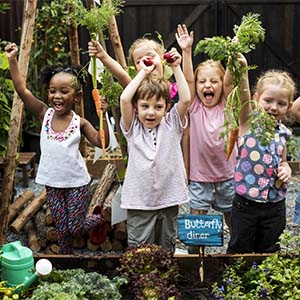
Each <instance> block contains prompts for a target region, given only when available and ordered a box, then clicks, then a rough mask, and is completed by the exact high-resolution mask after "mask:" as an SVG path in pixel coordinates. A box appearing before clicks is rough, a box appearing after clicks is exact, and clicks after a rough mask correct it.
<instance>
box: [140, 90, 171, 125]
mask: <svg viewBox="0 0 300 300" xmlns="http://www.w3.org/2000/svg"><path fill="white" fill-rule="evenodd" d="M136 109H137V116H138V118H139V120H140V122H141V123H142V124H143V125H144V127H146V128H149V129H153V128H155V127H157V126H158V125H159V124H160V122H161V120H162V118H163V117H164V116H165V114H166V112H167V107H166V101H165V99H163V98H160V99H157V98H156V96H153V97H151V98H149V99H138V101H137V107H136Z"/></svg>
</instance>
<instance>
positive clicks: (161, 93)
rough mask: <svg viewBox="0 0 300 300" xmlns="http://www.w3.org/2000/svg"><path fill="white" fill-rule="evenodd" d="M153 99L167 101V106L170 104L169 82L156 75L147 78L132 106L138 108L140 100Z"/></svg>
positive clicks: (138, 90) (142, 83)
mask: <svg viewBox="0 0 300 300" xmlns="http://www.w3.org/2000/svg"><path fill="white" fill-rule="evenodd" d="M152 97H156V99H157V100H159V99H161V98H162V99H165V101H166V105H168V103H169V102H170V90H169V82H168V80H166V79H165V78H161V77H158V76H155V75H150V76H149V77H147V78H145V79H144V80H143V81H142V82H141V84H140V86H139V87H138V89H137V91H136V93H135V95H134V96H133V98H132V105H133V106H136V104H137V101H138V99H150V98H152Z"/></svg>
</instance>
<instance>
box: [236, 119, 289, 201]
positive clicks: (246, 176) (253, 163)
mask: <svg viewBox="0 0 300 300" xmlns="http://www.w3.org/2000/svg"><path fill="white" fill-rule="evenodd" d="M290 136H291V132H290V130H289V129H288V128H286V127H285V126H284V125H283V124H279V125H278V126H277V127H276V129H275V136H274V139H273V140H272V142H271V143H270V145H269V146H262V145H260V143H259V141H258V140H257V139H256V137H255V136H254V135H253V134H251V133H247V134H245V135H244V136H243V137H241V138H239V149H238V151H239V152H238V163H237V166H236V170H235V191H236V193H237V194H239V195H241V196H242V197H244V198H247V199H249V200H252V201H256V202H278V201H281V200H284V199H285V196H286V189H287V185H286V184H283V183H282V181H281V180H279V178H278V177H277V175H276V173H277V169H278V166H280V163H281V159H282V152H283V149H284V145H285V143H286V142H287V141H288V140H289V138H290Z"/></svg>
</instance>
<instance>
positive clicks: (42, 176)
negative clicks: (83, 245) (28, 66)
mask: <svg viewBox="0 0 300 300" xmlns="http://www.w3.org/2000/svg"><path fill="white" fill-rule="evenodd" d="M5 51H6V55H7V58H8V61H9V66H10V74H11V78H12V80H13V83H14V86H15V89H16V92H17V93H18V95H19V96H20V98H21V100H22V101H23V102H24V104H25V106H26V107H27V108H28V109H29V110H30V111H31V112H32V113H33V114H34V115H35V116H36V117H37V118H38V120H39V121H41V122H42V128H41V141H40V146H41V158H40V162H39V168H38V173H37V177H36V182H37V183H39V184H42V185H45V186H46V192H47V203H48V205H49V207H50V209H51V212H52V215H53V218H54V221H55V225H56V228H57V231H58V243H59V246H60V253H61V254H67V253H72V252H73V249H72V239H71V238H72V236H78V235H81V234H83V233H84V232H86V231H88V230H90V229H92V231H91V233H93V234H95V232H94V231H95V230H96V231H97V230H99V228H100V227H99V226H100V225H101V223H102V217H101V216H100V215H91V216H86V212H87V208H88V205H89V200H90V191H89V182H90V176H89V173H88V171H87V168H86V165H85V162H84V160H83V158H82V156H81V154H80V152H79V144H80V139H81V133H83V135H84V136H85V137H86V138H87V139H88V140H89V141H90V142H91V143H92V144H93V145H95V146H97V147H101V141H100V137H99V134H98V131H97V130H96V129H95V128H94V127H93V126H92V125H91V123H90V122H89V121H88V120H86V119H84V118H81V117H80V116H78V115H76V114H75V113H74V111H73V110H72V108H73V106H74V104H75V103H76V102H78V101H79V100H80V96H81V93H82V91H81V82H80V81H79V79H78V77H77V71H76V69H75V68H65V69H64V68H61V67H52V68H48V69H47V70H45V72H44V74H43V82H44V83H45V84H47V86H48V101H49V104H50V106H51V108H49V107H48V106H47V105H46V104H45V103H44V102H42V101H40V100H39V99H37V98H36V97H35V96H34V95H33V94H32V93H31V92H30V91H29V90H28V89H27V87H26V82H25V80H24V78H23V76H22V74H21V72H20V69H19V65H18V62H17V59H16V57H17V54H18V48H17V46H16V44H14V43H12V44H10V45H8V46H6V48H5ZM102 105H103V107H104V105H105V104H104V103H103V104H102ZM106 133H107V130H106ZM106 141H108V135H107V137H106Z"/></svg>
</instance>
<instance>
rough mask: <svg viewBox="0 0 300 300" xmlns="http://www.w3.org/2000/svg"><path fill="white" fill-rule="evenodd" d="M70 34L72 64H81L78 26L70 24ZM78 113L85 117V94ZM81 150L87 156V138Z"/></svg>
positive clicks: (76, 109)
mask: <svg viewBox="0 0 300 300" xmlns="http://www.w3.org/2000/svg"><path fill="white" fill-rule="evenodd" d="M73 10H74V7H72V6H70V7H69V11H70V12H72V11H73ZM68 31H69V32H68V35H69V47H70V52H71V65H72V66H78V65H80V56H79V46H78V31H77V27H76V26H75V25H73V24H72V22H71V25H70V26H69V30H68ZM75 111H76V113H77V114H78V115H79V116H81V117H83V118H84V102H83V96H82V95H81V96H80V99H79V102H78V103H76V104H75ZM80 152H81V154H82V155H83V156H84V157H85V156H86V140H85V139H81V142H80Z"/></svg>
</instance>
